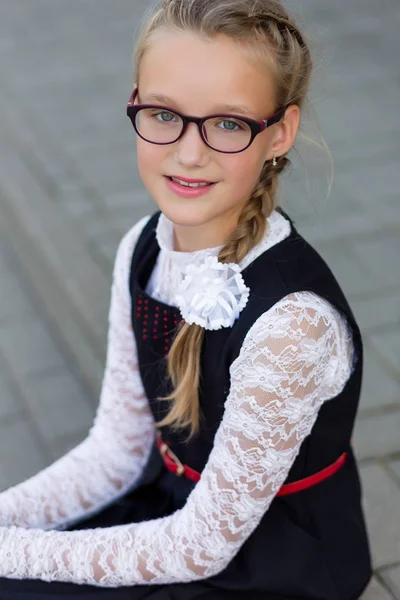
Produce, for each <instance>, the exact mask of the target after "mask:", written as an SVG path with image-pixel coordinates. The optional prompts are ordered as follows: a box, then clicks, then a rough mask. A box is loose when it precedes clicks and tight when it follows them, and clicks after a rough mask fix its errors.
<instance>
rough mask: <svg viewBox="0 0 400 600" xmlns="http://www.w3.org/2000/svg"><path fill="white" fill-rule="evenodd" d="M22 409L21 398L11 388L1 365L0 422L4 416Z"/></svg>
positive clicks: (12, 414)
mask: <svg viewBox="0 0 400 600" xmlns="http://www.w3.org/2000/svg"><path fill="white" fill-rule="evenodd" d="M22 410H23V406H22V402H21V398H20V396H19V394H18V393H17V391H16V390H15V389H12V388H11V386H10V383H9V380H8V377H6V375H5V369H4V368H3V365H1V368H0V422H1V419H3V418H4V417H12V416H16V415H18V414H20V413H21V411H22Z"/></svg>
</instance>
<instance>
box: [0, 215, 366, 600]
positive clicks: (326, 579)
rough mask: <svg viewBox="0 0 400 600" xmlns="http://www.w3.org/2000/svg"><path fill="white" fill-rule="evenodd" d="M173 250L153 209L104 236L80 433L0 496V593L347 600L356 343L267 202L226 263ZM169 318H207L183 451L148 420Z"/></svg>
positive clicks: (327, 289) (323, 271)
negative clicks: (102, 333)
mask: <svg viewBox="0 0 400 600" xmlns="http://www.w3.org/2000/svg"><path fill="white" fill-rule="evenodd" d="M173 243H174V242H173V224H172V223H171V222H170V221H169V220H168V219H167V218H166V216H165V215H163V214H162V213H160V212H159V211H158V212H156V213H155V214H153V215H151V216H147V217H145V218H143V219H141V220H140V221H139V222H138V223H137V224H136V225H135V226H134V227H133V228H132V229H131V230H130V231H129V232H128V233H127V234H126V235H125V236H124V238H123V239H122V241H121V244H120V246H119V248H118V252H117V257H116V262H115V267H114V276H113V286H112V296H111V306H110V316H109V324H110V327H109V334H108V351H107V362H106V369H105V373H104V379H103V385H102V391H101V397H100V403H99V407H98V410H97V414H96V418H95V421H94V424H93V427H92V428H91V430H90V432H89V434H88V437H87V438H86V439H85V440H84V441H83V442H82V443H81V444H79V445H78V446H77V447H76V448H74V449H73V450H71V451H70V452H69V453H67V454H66V455H65V456H63V457H62V458H61V459H59V460H58V461H56V462H55V463H54V464H52V465H50V466H49V467H47V468H46V469H44V470H43V471H41V472H40V473H38V474H37V475H35V476H34V477H32V478H31V479H29V480H27V481H25V482H22V483H20V484H18V485H17V486H14V487H13V488H10V489H9V490H6V491H5V492H3V493H2V494H0V600H3V599H4V600H20V599H22V598H24V599H25V598H30V599H31V600H38V599H39V598H40V599H42V598H47V599H52V598H53V599H56V598H57V599H58V598H63V599H64V600H68V599H69V598H71V599H72V598H74V599H82V600H83V599H85V600H86V599H89V598H103V599H104V600H108V599H110V600H111V598H112V599H118V600H122V599H125V598H126V599H128V598H129V599H130V600H136V599H142V598H146V599H148V600H189V599H194V598H196V599H197V598H201V599H202V600H219V599H223V598H224V599H225V598H226V599H227V598H229V599H230V598H233V599H240V598H243V599H244V598H246V599H248V598H251V599H253V598H254V599H255V600H256V599H260V600H261V599H263V600H290V599H291V600H294V599H297V600H311V599H314V600H353V599H354V600H355V599H356V598H359V596H360V595H361V593H362V591H363V590H364V589H365V587H366V586H367V584H368V582H369V580H370V577H371V557H370V550H369V543H368V538H367V533H366V527H365V521H364V515H363V511H362V507H361V488H360V480H359V474H358V470H357V465H356V462H355V459H354V454H353V449H352V445H351V436H352V433H353V427H354V420H355V417H356V413H357V408H358V402H359V396H360V388H361V380H362V365H363V348H362V340H361V335H360V331H359V328H358V326H357V323H356V321H355V319H354V316H353V313H352V311H351V309H350V307H349V305H348V303H347V301H346V299H345V297H344V295H343V293H342V291H341V289H340V287H339V285H338V283H337V281H336V279H335V277H334V275H333V274H332V272H331V271H330V269H329V268H328V266H327V265H326V263H325V262H324V260H323V259H322V258H321V256H320V255H319V254H318V253H317V252H316V251H315V250H314V249H313V248H312V246H311V245H309V244H308V243H307V242H306V241H305V240H304V239H303V238H302V237H301V236H300V235H299V233H298V232H297V230H296V228H295V226H294V224H293V222H292V221H291V220H290V218H289V217H288V216H287V215H286V214H285V213H284V212H283V211H281V210H280V209H277V210H274V211H273V212H272V214H271V215H270V216H269V217H268V219H267V229H266V233H265V235H264V237H263V239H262V240H261V241H260V242H259V243H258V244H257V245H256V246H255V247H254V248H253V249H252V250H251V251H250V252H249V253H248V254H247V255H246V257H245V258H244V259H243V260H242V261H241V263H240V264H239V267H237V268H236V270H235V265H234V266H231V267H230V266H229V265H228V266H224V267H221V263H218V261H217V258H216V257H217V256H218V252H219V250H220V248H221V246H219V247H215V248H208V249H205V250H200V251H197V252H178V251H175V250H174V246H173ZM218 269H220V270H218ZM239 272H240V273H239ZM215 273H217V275H218V277H215ZM224 286H225V287H224ZM227 286H228V287H227ZM226 289H229V293H225V292H221V290H225V291H226ZM224 294H225V295H224ZM221 298H225V300H224V299H222V300H221ZM227 299H228V300H227ZM235 302H236V304H235ZM193 307H194V309H193V311H194V312H193V311H192V312H190V311H191V310H192V308H193ZM196 311H197V312H196ZM239 313H240V314H239ZM183 314H184V315H185V320H188V319H189V317H188V316H187V315H190V318H191V319H195V320H196V319H197V321H198V322H199V323H200V322H204V323H206V325H207V326H206V327H205V335H204V341H203V344H202V348H201V358H200V366H201V384H200V390H199V399H200V409H201V429H200V431H199V433H197V434H196V435H195V436H194V437H193V438H191V439H190V440H189V441H187V439H186V438H187V434H188V430H186V431H183V432H182V431H180V432H179V433H177V432H174V431H173V430H172V428H170V427H163V428H161V430H160V432H159V435H158V437H157V434H156V427H155V423H156V422H157V421H159V420H160V419H161V418H162V417H164V416H165V414H167V411H168V407H169V405H168V403H167V402H165V401H162V400H160V399H159V397H160V396H165V395H167V394H168V393H169V392H170V391H171V387H170V381H169V378H168V376H167V370H166V356H167V354H168V351H169V348H170V346H171V343H172V341H173V338H174V335H175V334H176V332H177V330H178V328H179V324H180V323H181V321H182V315H183ZM229 319H230V324H228V325H227V323H228V321H229ZM197 321H196V322H197ZM160 450H161V452H160ZM165 450H167V451H166V452H165ZM339 460H340V461H341V462H340V468H339V467H337V468H335V471H334V472H333V471H329V472H330V476H329V477H327V476H326V473H327V471H326V469H328V470H329V469H331V468H332V465H338V464H339V462H338V461H339ZM171 463H172V466H171ZM182 470H184V473H183V474H180V472H181V471H182ZM321 473H325V478H323V480H320V481H319V482H318V483H316V484H314V485H309V484H308V485H306V486H303V487H304V489H301V488H300V491H299V482H303V483H304V481H309V480H308V479H307V478H309V477H313V476H314V477H315V474H321ZM313 481H314V480H313ZM314 483H315V481H314Z"/></svg>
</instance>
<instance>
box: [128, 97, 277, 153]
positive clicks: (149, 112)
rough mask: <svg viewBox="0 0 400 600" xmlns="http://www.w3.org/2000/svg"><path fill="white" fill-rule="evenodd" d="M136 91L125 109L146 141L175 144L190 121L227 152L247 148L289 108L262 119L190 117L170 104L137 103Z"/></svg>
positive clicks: (209, 142) (212, 144)
mask: <svg viewBox="0 0 400 600" xmlns="http://www.w3.org/2000/svg"><path fill="white" fill-rule="evenodd" d="M137 92H138V89H137V88H136V89H135V90H134V91H133V92H132V94H131V97H130V99H129V102H128V105H127V109H126V112H127V115H128V117H129V118H130V120H131V122H132V125H133V127H134V129H135V131H136V133H137V134H138V135H139V136H140V137H141V138H142V139H144V140H145V141H146V142H150V143H151V144H159V145H164V144H173V143H174V142H176V141H178V140H179V138H181V137H182V135H183V134H184V133H185V130H186V128H187V126H188V124H189V123H196V125H197V126H198V128H199V132H200V135H201V137H202V139H203V141H204V143H205V144H207V146H209V148H212V149H213V150H216V151H217V152H224V153H227V154H234V153H236V152H243V150H246V148H248V147H249V146H250V144H251V143H252V142H253V140H254V138H255V137H256V135H258V134H259V133H261V132H262V131H265V130H266V129H267V128H268V127H271V125H274V124H275V123H278V121H280V120H281V119H282V117H283V115H284V114H285V111H286V108H287V107H284V108H281V109H280V110H278V111H277V112H276V113H274V114H273V115H271V116H270V117H268V118H267V119H263V120H262V121H256V120H254V119H249V118H248V117H238V116H236V115H226V114H217V115H209V116H208V117H188V116H187V115H183V114H182V113H179V112H177V111H176V110H171V109H170V108H168V107H167V106H159V105H156V104H134V101H135V97H136V95H137Z"/></svg>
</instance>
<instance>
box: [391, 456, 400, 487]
mask: <svg viewBox="0 0 400 600" xmlns="http://www.w3.org/2000/svg"><path fill="white" fill-rule="evenodd" d="M389 467H390V469H391V470H392V471H394V473H395V475H396V476H397V478H398V481H399V483H400V460H393V461H391V462H390V463H389Z"/></svg>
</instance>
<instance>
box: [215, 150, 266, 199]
mask: <svg viewBox="0 0 400 600" xmlns="http://www.w3.org/2000/svg"><path fill="white" fill-rule="evenodd" d="M229 158H230V160H227V161H226V162H225V165H224V167H225V168H224V171H225V181H226V182H227V183H228V185H229V187H231V188H232V190H234V189H237V190H238V191H239V190H240V191H243V190H246V191H247V190H251V189H252V188H253V187H254V184H255V182H256V181H257V179H258V177H259V175H260V172H261V169H262V166H263V163H264V158H263V156H262V155H261V154H260V153H259V152H244V153H243V154H240V153H238V154H236V155H231V156H230V157H229Z"/></svg>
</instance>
